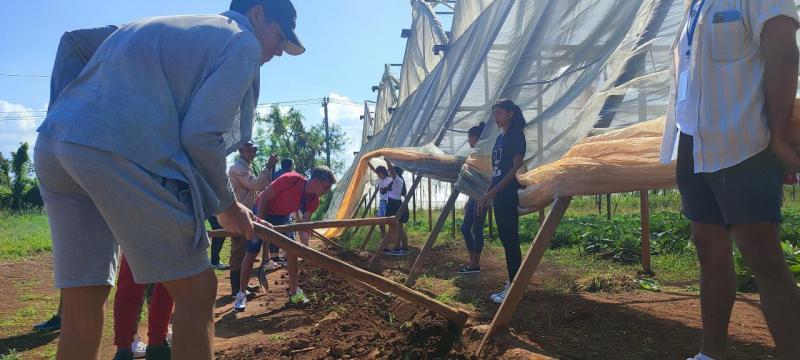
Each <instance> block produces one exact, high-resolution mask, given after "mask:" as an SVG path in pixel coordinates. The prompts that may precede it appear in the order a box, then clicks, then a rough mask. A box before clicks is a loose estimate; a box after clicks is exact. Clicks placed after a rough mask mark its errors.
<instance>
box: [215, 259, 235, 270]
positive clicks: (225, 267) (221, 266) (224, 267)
mask: <svg viewBox="0 0 800 360" xmlns="http://www.w3.org/2000/svg"><path fill="white" fill-rule="evenodd" d="M211 266H212V267H214V268H215V269H217V270H228V269H230V268H231V267H230V266H228V264H226V263H224V262H222V261H220V262H219V264H217V265H213V264H212V265H211Z"/></svg>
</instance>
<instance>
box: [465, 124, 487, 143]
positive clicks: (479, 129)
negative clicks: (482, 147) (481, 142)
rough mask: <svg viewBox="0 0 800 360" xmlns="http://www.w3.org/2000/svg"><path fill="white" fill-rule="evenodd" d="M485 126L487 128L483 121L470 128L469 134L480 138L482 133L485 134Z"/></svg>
mask: <svg viewBox="0 0 800 360" xmlns="http://www.w3.org/2000/svg"><path fill="white" fill-rule="evenodd" d="M484 128H486V123H485V122H483V121H481V122H480V123H478V125H475V126H473V127H471V128H469V131H467V135H469V136H472V137H474V138H476V139H480V138H481V134H483V129H484Z"/></svg>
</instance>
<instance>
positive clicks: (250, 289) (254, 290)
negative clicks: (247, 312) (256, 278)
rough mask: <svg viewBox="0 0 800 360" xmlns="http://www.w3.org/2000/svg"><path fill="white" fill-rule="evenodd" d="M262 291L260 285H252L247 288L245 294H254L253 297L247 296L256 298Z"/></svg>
mask: <svg viewBox="0 0 800 360" xmlns="http://www.w3.org/2000/svg"><path fill="white" fill-rule="evenodd" d="M259 291H261V288H260V287H259V286H258V285H250V284H247V288H245V292H248V293H253V294H252V295H250V294H247V296H256V294H255V293H257V292H259Z"/></svg>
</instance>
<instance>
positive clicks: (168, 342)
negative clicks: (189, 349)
mask: <svg viewBox="0 0 800 360" xmlns="http://www.w3.org/2000/svg"><path fill="white" fill-rule="evenodd" d="M167 344H169V346H172V324H170V325H169V327H167Z"/></svg>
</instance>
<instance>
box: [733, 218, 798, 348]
mask: <svg viewBox="0 0 800 360" xmlns="http://www.w3.org/2000/svg"><path fill="white" fill-rule="evenodd" d="M731 234H732V235H733V238H734V240H735V241H736V245H737V246H738V247H739V250H741V252H742V256H743V257H744V261H745V263H746V264H747V266H748V267H750V270H752V272H753V274H754V275H755V278H756V284H757V285H758V293H759V294H760V295H761V311H763V312H764V318H766V320H767V325H768V326H769V330H770V332H771V333H772V337H773V339H775V349H776V352H777V355H778V358H779V359H796V358H797V356H800V290H798V288H797V283H796V282H795V279H794V277H793V276H792V273H791V272H790V271H789V267H788V266H786V260H784V257H783V250H782V249H781V246H780V237H779V235H778V224H776V223H771V222H764V223H758V224H746V225H736V226H733V227H731Z"/></svg>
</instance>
